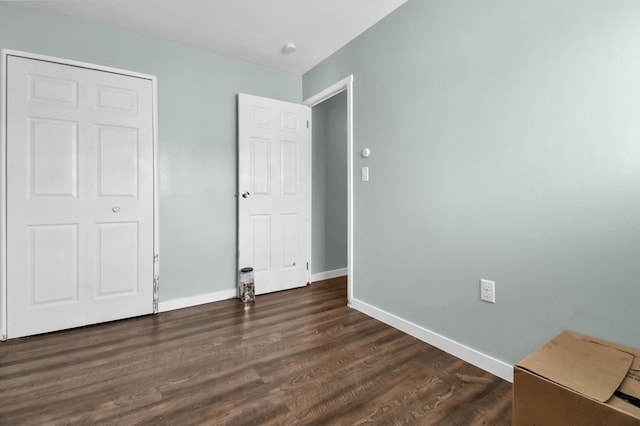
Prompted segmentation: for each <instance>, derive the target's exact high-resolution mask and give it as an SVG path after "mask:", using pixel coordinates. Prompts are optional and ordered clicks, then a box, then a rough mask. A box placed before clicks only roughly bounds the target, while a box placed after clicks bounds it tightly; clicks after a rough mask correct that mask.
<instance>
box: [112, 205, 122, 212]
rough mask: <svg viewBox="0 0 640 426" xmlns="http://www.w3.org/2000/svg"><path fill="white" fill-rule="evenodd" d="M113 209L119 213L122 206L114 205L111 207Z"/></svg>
mask: <svg viewBox="0 0 640 426" xmlns="http://www.w3.org/2000/svg"><path fill="white" fill-rule="evenodd" d="M111 211H112V212H114V213H118V212H119V211H120V206H113V207H112V208H111Z"/></svg>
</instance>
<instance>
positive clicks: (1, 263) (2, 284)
mask: <svg viewBox="0 0 640 426" xmlns="http://www.w3.org/2000/svg"><path fill="white" fill-rule="evenodd" d="M9 56H17V57H21V58H26V59H35V60H40V61H46V62H54V63H58V64H62V65H69V66H74V67H79V68H87V69H92V70H97V71H104V72H109V73H113V74H121V75H125V76H129V77H136V78H142V79H145V80H150V81H151V84H152V96H153V100H152V105H153V112H152V119H153V124H152V129H153V256H154V257H153V260H154V261H153V280H154V282H159V271H160V257H159V254H160V250H159V242H160V239H159V235H160V232H159V231H160V229H159V211H158V208H159V195H158V189H159V188H158V79H157V77H156V76H153V75H149V74H143V73H139V72H135V71H128V70H123V69H119V68H113V67H106V66H102V65H96V64H91V63H87V62H81V61H75V60H71V59H63V58H57V57H54V56H47V55H40V54H35V53H28V52H21V51H18V50H12V49H0V158H1V159H2V160H1V161H0V340H3V341H4V340H7V320H8V308H9V304H8V300H7V186H6V185H7V164H6V162H7V155H6V154H7V125H6V121H7V79H8V76H7V61H8V58H9ZM151 284H152V285H153V284H154V283H151ZM154 293H155V292H154ZM156 297H157V293H155V294H154V299H155V298H156ZM153 302H154V303H153V306H154V313H157V312H158V310H157V307H158V301H157V299H156V300H154V301H153Z"/></svg>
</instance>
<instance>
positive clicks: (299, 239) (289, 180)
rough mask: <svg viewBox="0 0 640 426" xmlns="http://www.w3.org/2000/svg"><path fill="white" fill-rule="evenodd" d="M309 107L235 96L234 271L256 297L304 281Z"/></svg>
mask: <svg viewBox="0 0 640 426" xmlns="http://www.w3.org/2000/svg"><path fill="white" fill-rule="evenodd" d="M309 115H310V108H309V107H307V106H305V105H299V104H294V103H289V102H282V101H277V100H274V99H268V98H261V97H258V96H252V95H246V94H240V95H239V96H238V123H239V124H238V126H239V128H238V190H239V194H238V246H239V247H238V263H239V264H238V268H244V267H253V269H254V275H255V285H256V287H255V289H256V294H262V293H269V292H273V291H279V290H286V289H290V288H294V287H301V286H304V285H306V284H307V281H308V261H309V248H308V241H309V235H308V233H309V219H310V212H309V194H310V167H311V165H310V130H309V127H308V126H309Z"/></svg>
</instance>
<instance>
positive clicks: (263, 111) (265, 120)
mask: <svg viewBox="0 0 640 426" xmlns="http://www.w3.org/2000/svg"><path fill="white" fill-rule="evenodd" d="M250 114H251V115H250V117H251V118H250V120H251V122H250V125H251V126H256V127H262V128H265V129H268V128H269V127H271V110H270V109H269V108H263V107H259V106H255V105H252V106H251V113H250Z"/></svg>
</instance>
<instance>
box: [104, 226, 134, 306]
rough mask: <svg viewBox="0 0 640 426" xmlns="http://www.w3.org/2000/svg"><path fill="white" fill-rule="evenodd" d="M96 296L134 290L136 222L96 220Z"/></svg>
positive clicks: (121, 293) (120, 293) (125, 292)
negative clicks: (103, 221) (97, 222)
mask: <svg viewBox="0 0 640 426" xmlns="http://www.w3.org/2000/svg"><path fill="white" fill-rule="evenodd" d="M97 226H98V248H97V252H98V268H97V270H98V288H97V290H98V291H97V293H98V294H97V295H98V297H104V296H113V295H123V294H130V293H136V292H137V291H138V284H139V283H138V252H139V251H138V247H139V244H138V223H137V222H130V223H126V222H125V223H99V224H97Z"/></svg>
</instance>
